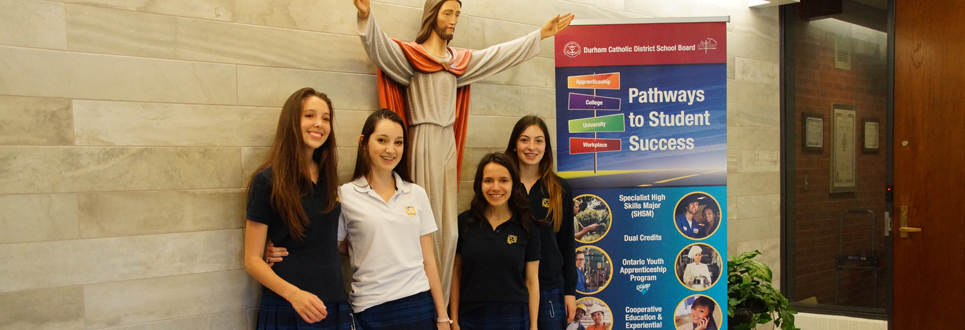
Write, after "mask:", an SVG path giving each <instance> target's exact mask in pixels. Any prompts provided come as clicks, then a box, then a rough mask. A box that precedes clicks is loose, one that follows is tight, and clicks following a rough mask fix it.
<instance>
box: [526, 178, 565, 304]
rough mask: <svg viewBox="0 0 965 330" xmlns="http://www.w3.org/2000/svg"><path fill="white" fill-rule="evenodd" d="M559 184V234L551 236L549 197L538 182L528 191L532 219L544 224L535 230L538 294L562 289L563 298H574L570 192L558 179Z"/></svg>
mask: <svg viewBox="0 0 965 330" xmlns="http://www.w3.org/2000/svg"><path fill="white" fill-rule="evenodd" d="M557 179H559V180H560V188H562V191H561V195H562V196H561V198H562V200H561V202H562V204H563V209H562V211H563V212H561V213H563V217H562V219H561V220H563V221H562V223H561V224H560V231H558V232H553V223H552V219H551V218H552V217H550V216H549V215H550V210H549V193H547V192H546V187H544V186H543V179H539V180H537V181H536V183H534V184H533V187H532V188H530V189H529V206H530V208H532V210H533V216H535V217H536V218H537V219H546V224H545V225H543V226H539V239H540V243H541V244H540V257H541V258H540V260H539V289H540V291H546V290H552V289H556V288H560V287H562V288H563V294H565V295H570V296H572V295H576V248H575V247H573V242H574V237H573V235H574V233H573V230H574V229H573V227H574V226H573V190H571V189H570V184H569V183H567V182H566V180H563V179H562V178H557Z"/></svg>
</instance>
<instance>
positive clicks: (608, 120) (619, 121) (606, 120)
mask: <svg viewBox="0 0 965 330" xmlns="http://www.w3.org/2000/svg"><path fill="white" fill-rule="evenodd" d="M569 123H570V133H585V132H623V131H624V126H623V114H622V113H621V114H617V115H609V116H601V117H593V118H584V119H573V120H570V121H569Z"/></svg>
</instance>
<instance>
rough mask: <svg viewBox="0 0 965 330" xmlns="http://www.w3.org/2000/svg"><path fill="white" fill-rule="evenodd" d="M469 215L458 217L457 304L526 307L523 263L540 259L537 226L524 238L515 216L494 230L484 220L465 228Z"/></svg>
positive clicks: (526, 292)
mask: <svg viewBox="0 0 965 330" xmlns="http://www.w3.org/2000/svg"><path fill="white" fill-rule="evenodd" d="M469 212H471V211H466V212H463V213H462V214H460V215H459V240H458V241H457V243H456V253H457V254H459V255H460V257H461V258H462V277H461V278H460V282H459V283H460V284H459V285H460V288H459V289H460V291H459V301H460V302H466V303H481V302H516V303H528V302H529V290H527V288H526V263H527V262H530V261H538V260H539V258H540V236H539V231H538V230H537V229H536V226H535V225H534V226H532V228H530V229H531V230H530V234H529V235H527V234H526V230H525V229H523V226H522V225H521V224H520V223H519V220H517V219H516V216H515V215H513V217H512V218H510V219H509V220H507V221H506V222H503V223H502V224H500V225H499V226H498V227H496V229H495V230H494V229H493V227H492V226H491V225H490V224H489V222H488V221H486V220H483V221H480V222H477V223H473V224H471V225H467V224H466V221H467V220H468V219H469Z"/></svg>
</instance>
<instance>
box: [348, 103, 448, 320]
mask: <svg viewBox="0 0 965 330" xmlns="http://www.w3.org/2000/svg"><path fill="white" fill-rule="evenodd" d="M405 137H406V132H405V129H404V125H403V121H402V118H401V117H400V116H399V115H398V114H396V113H394V112H392V111H390V110H387V109H382V110H378V111H376V112H374V113H372V115H370V116H369V117H368V119H366V121H365V124H364V125H363V126H362V136H361V137H360V139H359V146H358V156H357V158H356V161H355V172H354V174H352V177H353V178H354V181H352V182H349V183H346V184H343V185H342V186H341V187H339V196H340V197H341V201H342V215H341V217H340V218H339V221H340V223H341V224H340V226H339V240H343V239H344V238H345V237H346V236H347V238H348V239H347V241H348V242H349V243H348V248H349V256H350V259H351V262H352V268H353V269H354V271H355V274H354V276H353V278H352V292H351V293H350V296H351V301H352V308H353V309H354V310H355V312H356V314H355V315H356V317H357V319H358V321H359V324H360V325H361V326H362V328H363V329H403V330H404V329H420V330H421V329H449V317H448V314H447V312H446V305H445V303H444V301H443V294H442V285H441V282H440V280H439V272H438V270H437V269H436V260H435V254H434V253H433V249H432V235H431V234H432V232H434V231H436V223H435V220H434V218H433V215H432V208H431V207H430V206H429V198H428V195H426V192H425V190H424V189H422V187H419V186H418V185H416V184H414V183H412V180H411V179H410V178H409V164H410V163H409V159H408V157H407V156H408V154H407V153H406V151H407V150H408V149H409V148H408V145H409V141H408V140H407V139H406V138H405Z"/></svg>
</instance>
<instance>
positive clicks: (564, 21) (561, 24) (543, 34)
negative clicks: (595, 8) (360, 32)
mask: <svg viewBox="0 0 965 330" xmlns="http://www.w3.org/2000/svg"><path fill="white" fill-rule="evenodd" d="M356 1H358V0H356ZM574 17H575V16H573V14H569V13H567V14H565V15H556V17H553V18H551V19H550V21H549V22H546V24H545V25H543V29H541V30H540V31H539V34H540V39H546V38H549V37H552V36H555V35H556V34H557V33H560V31H563V29H565V28H566V27H567V26H570V22H572V21H573V18H574Z"/></svg>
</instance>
